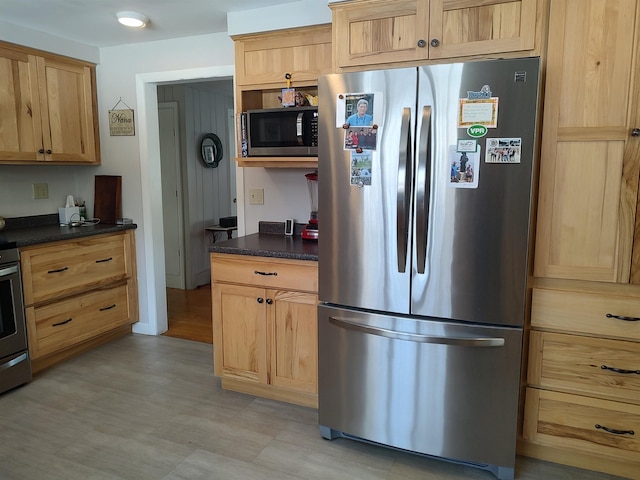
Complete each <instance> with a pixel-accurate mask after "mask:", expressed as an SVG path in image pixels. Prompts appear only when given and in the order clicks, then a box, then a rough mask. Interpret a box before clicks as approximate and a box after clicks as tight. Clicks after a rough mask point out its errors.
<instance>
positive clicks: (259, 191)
mask: <svg viewBox="0 0 640 480" xmlns="http://www.w3.org/2000/svg"><path fill="white" fill-rule="evenodd" d="M249 205H264V188H251V189H249Z"/></svg>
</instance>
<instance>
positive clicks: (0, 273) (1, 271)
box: [0, 265, 18, 277]
mask: <svg viewBox="0 0 640 480" xmlns="http://www.w3.org/2000/svg"><path fill="white" fill-rule="evenodd" d="M14 273H18V266H17V265H13V266H11V267H5V268H0V277H7V276H9V275H13V274H14Z"/></svg>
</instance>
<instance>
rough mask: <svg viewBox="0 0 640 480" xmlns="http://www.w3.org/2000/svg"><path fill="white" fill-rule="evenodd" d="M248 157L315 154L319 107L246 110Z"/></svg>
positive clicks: (312, 155)
mask: <svg viewBox="0 0 640 480" xmlns="http://www.w3.org/2000/svg"><path fill="white" fill-rule="evenodd" d="M246 127H247V155H248V156H249V157H265V156H275V157H287V156H290V157H315V156H317V155H318V107H315V106H313V107H288V108H269V109H263V110H249V111H247V124H246Z"/></svg>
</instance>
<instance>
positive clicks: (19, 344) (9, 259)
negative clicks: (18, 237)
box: [0, 247, 31, 393]
mask: <svg viewBox="0 0 640 480" xmlns="http://www.w3.org/2000/svg"><path fill="white" fill-rule="evenodd" d="M19 260H20V255H19V253H18V249H17V248H3V247H0V393H2V392H6V391H7V390H10V389H12V388H14V387H17V386H19V385H22V384H24V383H27V382H28V381H29V380H31V362H30V360H29V351H28V350H27V330H26V326H25V316H24V301H23V298H22V283H21V279H20V261H19Z"/></svg>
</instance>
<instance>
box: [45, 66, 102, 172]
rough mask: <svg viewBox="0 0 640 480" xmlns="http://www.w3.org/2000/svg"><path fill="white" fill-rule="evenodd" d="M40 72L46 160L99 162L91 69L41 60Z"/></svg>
mask: <svg viewBox="0 0 640 480" xmlns="http://www.w3.org/2000/svg"><path fill="white" fill-rule="evenodd" d="M38 70H39V74H40V80H39V92H40V102H41V108H42V117H43V121H42V130H43V132H44V136H43V137H44V151H45V159H46V160H50V161H56V162H80V163H99V160H98V158H97V151H96V132H94V125H96V122H97V119H95V118H94V111H95V108H96V107H95V105H94V103H95V100H94V96H93V92H94V89H93V78H92V76H93V73H92V70H91V68H89V67H88V66H86V65H82V64H76V63H71V62H68V63H67V62H64V61H62V60H58V59H50V58H43V57H38Z"/></svg>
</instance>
